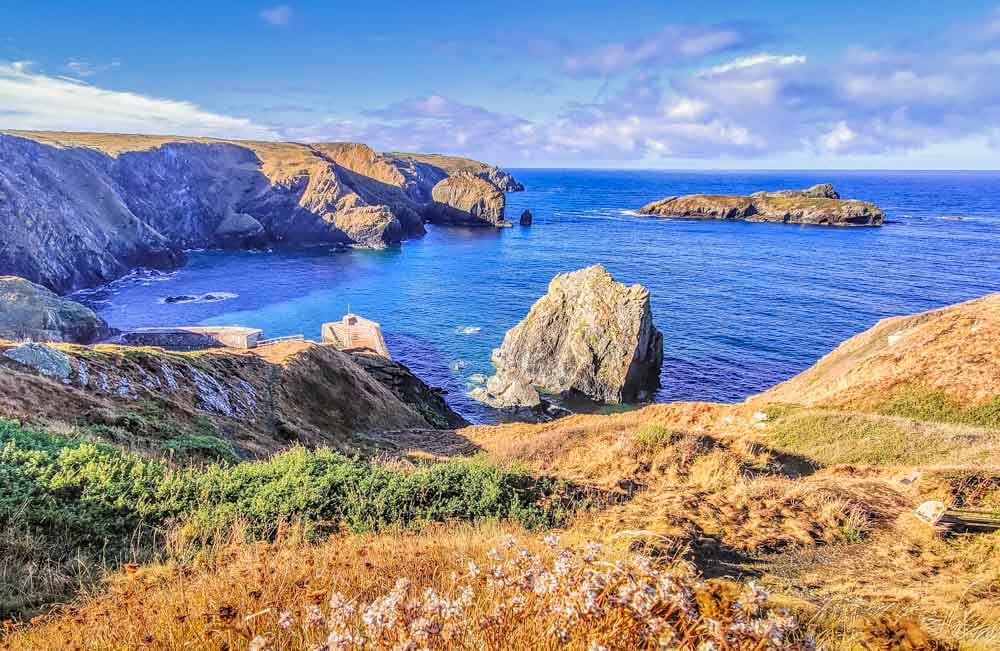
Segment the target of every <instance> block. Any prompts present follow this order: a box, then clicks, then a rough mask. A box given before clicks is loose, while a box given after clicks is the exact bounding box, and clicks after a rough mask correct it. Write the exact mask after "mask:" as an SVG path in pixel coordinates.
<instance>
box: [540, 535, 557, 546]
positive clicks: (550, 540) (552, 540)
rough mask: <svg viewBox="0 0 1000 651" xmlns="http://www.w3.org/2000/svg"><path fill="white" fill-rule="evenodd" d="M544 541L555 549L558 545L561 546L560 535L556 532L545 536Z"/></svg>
mask: <svg viewBox="0 0 1000 651" xmlns="http://www.w3.org/2000/svg"><path fill="white" fill-rule="evenodd" d="M542 542H543V543H545V545H546V546H547V547H551V548H552V549H555V548H556V547H558V546H559V536H557V535H556V534H554V533H550V534H549V535H547V536H545V538H543V539H542Z"/></svg>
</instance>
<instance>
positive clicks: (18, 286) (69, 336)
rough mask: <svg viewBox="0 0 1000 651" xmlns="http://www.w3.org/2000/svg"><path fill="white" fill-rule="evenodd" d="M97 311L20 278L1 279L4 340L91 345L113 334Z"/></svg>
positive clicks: (0, 330) (0, 316) (0, 327)
mask: <svg viewBox="0 0 1000 651" xmlns="http://www.w3.org/2000/svg"><path fill="white" fill-rule="evenodd" d="M110 332H111V330H110V328H108V324H107V323H105V321H104V319H102V318H101V317H99V316H97V315H96V314H95V313H94V311H93V310H91V309H90V308H88V307H85V306H83V305H80V304H79V303H76V302H74V301H70V300H67V299H64V298H60V297H59V296H56V295H55V294H54V293H53V292H51V291H49V290H48V289H45V288H44V287H42V286H40V285H36V284H34V283H32V282H28V281H27V280H25V279H24V278H18V277H16V276H0V339H14V340H20V339H29V340H31V341H70V342H75V343H81V344H89V343H91V342H93V341H97V340H98V339H102V338H103V337H106V336H107V335H108V334H110Z"/></svg>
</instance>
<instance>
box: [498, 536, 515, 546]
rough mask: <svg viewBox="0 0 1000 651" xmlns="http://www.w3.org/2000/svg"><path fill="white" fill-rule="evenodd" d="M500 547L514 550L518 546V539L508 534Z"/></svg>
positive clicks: (501, 541) (502, 539)
mask: <svg viewBox="0 0 1000 651" xmlns="http://www.w3.org/2000/svg"><path fill="white" fill-rule="evenodd" d="M500 546H501V547H503V548H504V549H513V548H514V547H516V546H517V538H515V537H514V536H512V535H510V534H507V535H506V536H504V537H503V538H501V539H500Z"/></svg>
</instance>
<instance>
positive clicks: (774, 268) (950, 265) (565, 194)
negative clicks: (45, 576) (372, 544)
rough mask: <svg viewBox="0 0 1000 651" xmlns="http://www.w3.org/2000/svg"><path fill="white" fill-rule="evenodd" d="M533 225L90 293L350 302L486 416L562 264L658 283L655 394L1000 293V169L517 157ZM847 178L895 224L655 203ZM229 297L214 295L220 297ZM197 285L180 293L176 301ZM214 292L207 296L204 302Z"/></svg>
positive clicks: (190, 305)
mask: <svg viewBox="0 0 1000 651" xmlns="http://www.w3.org/2000/svg"><path fill="white" fill-rule="evenodd" d="M511 171H512V172H513V174H514V175H515V176H516V177H517V179H518V180H520V181H521V182H522V183H524V184H525V186H526V187H527V191H526V192H522V193H515V194H510V195H508V207H507V210H508V213H507V216H508V219H510V220H512V221H513V222H514V223H515V224H516V222H517V218H518V216H519V215H520V214H521V211H522V210H523V209H525V208H529V209H530V210H531V211H532V213H533V214H534V217H535V223H534V225H533V226H531V227H521V226H517V225H515V226H514V227H513V228H509V229H502V230H493V229H471V228H445V227H434V226H430V227H428V233H427V235H426V236H425V237H423V238H420V239H415V240H411V241H407V242H404V243H403V244H402V246H400V247H397V248H392V249H389V250H385V251H368V250H349V251H345V252H337V251H334V250H332V249H329V248H325V247H321V248H307V249H296V250H292V249H280V248H279V249H273V250H268V251H196V252H191V253H190V259H189V263H188V265H187V266H185V267H184V268H183V269H180V270H178V271H176V272H173V273H167V274H152V273H143V272H138V273H135V274H133V275H131V276H129V277H127V278H125V279H122V280H119V281H117V282H115V283H112V284H111V285H109V286H107V287H103V288H99V289H97V290H89V291H86V292H83V293H81V294H79V295H78V298H79V299H80V300H83V301H84V302H86V303H88V304H90V305H91V306H93V307H94V308H95V309H97V310H98V311H99V313H100V314H101V315H102V316H103V317H104V318H106V319H107V320H108V321H109V322H110V323H111V324H112V325H113V326H116V327H119V328H130V327H141V326H163V325H190V324H216V325H221V324H227V325H228V324H232V325H244V326H253V327H258V328H262V329H263V330H264V331H265V336H267V337H275V336H283V335H291V334H299V333H301V334H304V335H305V336H306V338H310V339H317V340H318V339H319V337H320V324H321V323H323V322H324V321H332V320H336V319H339V318H340V317H341V316H342V315H343V314H344V313H345V312H346V311H347V309H348V306H349V307H350V309H351V310H352V311H353V312H355V313H357V314H360V315H362V316H365V317H367V318H370V319H372V320H375V321H378V322H380V323H381V324H382V327H383V330H384V333H385V338H386V341H387V343H388V345H389V348H390V350H391V352H392V354H393V357H394V358H395V359H396V360H398V361H401V362H403V363H404V364H406V365H407V366H409V367H410V368H411V369H412V370H413V371H414V372H415V373H416V374H417V375H419V376H420V377H421V378H423V379H424V380H425V381H427V382H428V383H430V384H432V385H435V386H440V387H443V388H445V389H446V390H447V392H448V393H447V398H448V401H449V403H450V404H451V405H452V406H453V407H454V408H455V409H456V410H457V411H459V412H460V413H462V414H463V415H464V416H465V417H466V418H468V419H470V420H472V421H474V422H492V421H494V420H495V417H496V414H495V413H493V412H492V411H491V410H490V409H489V408H487V407H485V406H483V405H481V404H479V403H477V402H475V401H473V400H471V399H470V398H469V397H468V396H467V393H468V392H469V391H470V390H471V389H472V388H474V387H475V386H476V385H477V383H478V382H481V381H482V379H483V377H484V376H488V375H489V374H490V373H491V372H492V366H491V364H490V352H491V350H492V349H493V348H494V347H496V346H498V345H499V344H500V342H501V340H502V339H503V335H504V333H505V332H506V331H507V329H508V328H510V327H512V326H513V325H515V324H516V323H517V322H518V321H519V320H520V319H521V318H522V317H523V316H524V315H525V314H526V313H527V311H528V309H529V307H530V306H531V304H532V303H533V302H534V301H535V300H536V299H537V298H538V297H540V296H541V295H542V294H544V293H545V290H546V286H547V285H548V282H549V280H551V278H552V276H554V275H555V274H557V273H560V272H565V271H572V270H575V269H579V268H581V267H585V266H588V265H591V264H594V263H601V264H603V265H605V266H606V267H607V268H608V270H609V271H610V272H611V273H612V274H613V275H614V276H615V278H616V279H617V280H619V281H621V282H624V283H628V284H631V283H641V284H643V285H645V286H646V287H648V288H649V290H650V292H651V294H652V302H653V316H654V321H655V323H656V326H657V327H658V328H659V329H660V330H661V331H662V332H663V335H664V348H665V351H664V352H665V360H664V365H663V373H662V377H661V381H662V388H661V389H660V391H659V393H658V394H657V397H656V399H657V401H675V400H711V401H727V402H728V401H739V400H741V399H743V398H746V397H747V396H749V395H751V394H754V393H757V392H760V391H763V390H765V389H767V388H768V387H770V386H772V385H774V384H776V383H778V382H780V381H782V380H785V379H787V378H789V377H791V376H793V375H795V374H796V373H798V372H799V371H802V370H803V369H805V368H807V367H808V366H810V365H811V364H813V363H814V362H815V361H816V360H818V359H819V358H820V357H822V356H823V355H824V354H826V353H827V352H829V351H830V350H832V349H833V348H834V347H836V346H837V344H839V343H840V342H841V341H843V340H845V339H847V338H848V337H850V336H852V335H854V334H857V333H859V332H861V331H863V330H865V329H867V328H869V327H871V326H872V325H873V324H874V323H875V322H876V321H877V320H879V319H881V318H883V317H887V316H893V315H899V314H909V313H912V312H918V311H922V310H927V309H931V308H935V307H939V306H942V305H947V304H949V303H956V302H959V301H963V300H967V299H971V298H975V297H977V296H981V295H983V294H986V293H989V292H995V291H1000V173H996V172H990V173H986V172H867V171H866V172H758V171H753V172H716V171H711V172H709V171H705V172H675V171H624V170H615V171H612V170H516V169H515V170H511ZM821 182H831V183H833V184H834V185H835V187H836V188H837V190H838V191H839V192H840V193H841V196H843V197H844V198H858V199H865V200H868V201H873V202H875V203H877V204H879V205H880V206H881V207H882V208H883V210H885V212H886V217H887V223H886V225H885V226H883V227H881V228H856V229H839V228H828V227H818V226H812V227H810V226H791V225H784V224H752V223H743V222H723V221H691V220H673V219H654V218H648V217H639V216H637V215H635V214H634V213H633V212H632V211H633V210H635V209H636V208H639V207H640V206H642V205H643V204H645V203H647V202H649V201H652V200H654V199H659V198H662V197H665V196H669V195H679V194H688V193H695V192H700V193H717V194H748V193H750V192H755V191H757V190H777V189H785V188H801V187H806V186H809V185H812V184H814V183H821ZM206 294H211V295H212V296H204V295H206ZM178 295H191V296H195V297H196V300H193V301H188V302H179V303H178V302H174V303H167V302H164V299H165V298H166V297H168V296H178ZM199 297H200V298H199Z"/></svg>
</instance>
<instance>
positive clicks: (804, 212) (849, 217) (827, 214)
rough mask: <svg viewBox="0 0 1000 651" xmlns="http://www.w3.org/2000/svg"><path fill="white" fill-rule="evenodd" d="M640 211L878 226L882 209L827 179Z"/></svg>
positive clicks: (662, 202)
mask: <svg viewBox="0 0 1000 651" xmlns="http://www.w3.org/2000/svg"><path fill="white" fill-rule="evenodd" d="M638 212H639V214H640V215H649V216H653V217H680V218H685V219H723V220H739V221H748V222H775V223H781V224H805V225H813V226H841V227H852V226H881V225H882V224H883V223H884V222H885V213H883V211H882V209H881V208H879V207H878V206H876V205H875V204H873V203H870V202H867V201H859V200H857V199H841V198H840V194H839V193H838V192H837V191H836V190H834V188H833V186H832V185H830V184H829V183H821V184H818V185H814V186H812V187H810V188H806V189H804V190H779V191H776V192H755V193H753V194H751V195H749V196H739V195H722V194H689V195H684V196H674V197H667V198H665V199H659V200H657V201H653V202H651V203H648V204H646V205H645V206H643V207H642V208H640V209H639V210H638Z"/></svg>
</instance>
